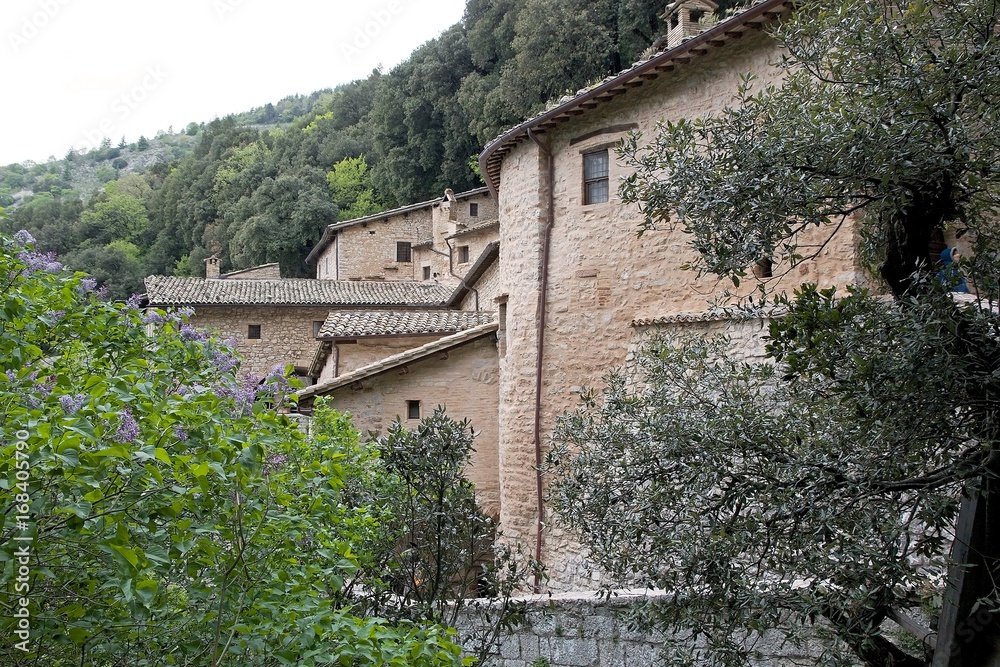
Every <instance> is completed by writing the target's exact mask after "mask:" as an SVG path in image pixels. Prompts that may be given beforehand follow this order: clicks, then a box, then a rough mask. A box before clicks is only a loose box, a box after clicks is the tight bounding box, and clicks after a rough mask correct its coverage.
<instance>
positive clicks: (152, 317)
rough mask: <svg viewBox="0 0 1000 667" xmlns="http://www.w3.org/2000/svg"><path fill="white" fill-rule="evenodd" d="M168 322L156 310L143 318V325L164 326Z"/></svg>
mask: <svg viewBox="0 0 1000 667" xmlns="http://www.w3.org/2000/svg"><path fill="white" fill-rule="evenodd" d="M165 321H166V320H165V319H164V318H163V315H160V314H159V313H158V312H156V311H155V310H151V311H149V312H148V313H146V315H145V316H144V317H143V318H142V323H143V324H163V323H164V322H165Z"/></svg>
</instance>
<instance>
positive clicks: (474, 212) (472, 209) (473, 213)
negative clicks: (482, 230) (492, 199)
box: [469, 202, 479, 218]
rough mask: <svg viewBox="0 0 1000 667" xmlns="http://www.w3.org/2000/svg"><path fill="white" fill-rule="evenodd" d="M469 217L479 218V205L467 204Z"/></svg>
mask: <svg viewBox="0 0 1000 667" xmlns="http://www.w3.org/2000/svg"><path fill="white" fill-rule="evenodd" d="M469 217H470V218H478V217H479V204H477V203H475V202H473V203H470V204H469Z"/></svg>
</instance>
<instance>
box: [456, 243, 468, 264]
mask: <svg viewBox="0 0 1000 667" xmlns="http://www.w3.org/2000/svg"><path fill="white" fill-rule="evenodd" d="M457 250H458V263H459V264H468V263H469V246H467V245H460V246H458V248H457Z"/></svg>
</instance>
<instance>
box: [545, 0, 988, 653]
mask: <svg viewBox="0 0 1000 667" xmlns="http://www.w3.org/2000/svg"><path fill="white" fill-rule="evenodd" d="M998 12H1000V6H997V5H996V4H995V3H992V2H989V1H985V0H960V1H958V2H953V1H952V0H929V1H928V0H913V1H912V2H911V1H909V0H878V1H876V2H862V1H859V0H806V1H805V2H802V3H797V4H796V10H795V13H794V14H793V15H792V16H791V17H790V18H789V19H787V20H785V21H784V22H783V23H782V24H781V25H780V26H779V27H778V28H777V30H776V32H775V37H776V39H777V40H778V42H779V44H780V45H781V46H783V47H784V48H785V49H786V50H787V57H786V58H785V59H784V61H783V62H782V63H781V64H780V67H781V68H782V72H783V75H784V78H783V81H782V82H781V83H779V84H775V85H768V86H764V87H761V86H759V85H758V84H757V82H754V81H750V80H748V81H745V82H744V85H743V86H742V87H741V88H740V90H739V91H737V92H736V97H735V103H734V104H733V105H732V106H731V107H730V108H727V109H725V110H723V111H722V112H720V113H718V114H717V115H715V116H714V117H710V118H701V119H693V120H684V121H679V122H674V123H663V124H661V125H660V127H659V129H658V131H657V132H656V133H655V136H653V137H645V138H643V137H638V136H635V137H632V138H631V139H630V140H629V141H628V142H626V144H625V146H624V147H623V150H622V157H623V158H624V159H625V161H626V162H628V163H629V164H630V165H631V166H632V167H633V168H634V169H635V172H634V174H633V175H632V176H630V177H628V178H627V179H626V181H625V182H624V183H623V185H622V190H621V191H622V195H623V199H624V200H625V201H628V202H632V203H637V204H638V205H639V206H640V207H641V209H642V210H643V211H644V213H645V223H644V225H643V226H642V228H641V230H640V233H641V232H642V231H646V230H650V229H657V228H664V227H666V228H670V229H679V230H683V231H684V232H686V233H688V234H689V238H690V242H691V244H692V246H693V247H694V249H695V250H696V254H697V256H696V259H695V260H694V261H693V266H694V268H695V269H696V270H699V271H702V272H708V273H715V274H718V275H721V276H728V277H732V278H734V279H735V280H736V281H739V279H740V278H741V277H743V276H744V275H745V274H746V273H748V271H749V269H750V268H751V267H752V266H753V265H754V264H755V263H756V262H758V261H760V260H761V259H764V258H767V259H770V260H773V261H774V262H775V265H776V267H784V268H786V269H787V268H788V267H792V266H794V265H795V264H796V263H797V262H799V261H802V259H804V258H806V257H809V256H811V255H812V254H814V253H816V252H818V249H817V248H816V247H808V248H807V247H803V246H800V245H799V243H800V238H801V236H800V234H799V233H800V232H801V231H802V230H805V229H807V228H812V227H815V228H818V229H819V230H820V231H822V232H823V233H825V234H827V235H832V234H837V233H855V232H856V233H857V235H858V236H857V238H858V239H859V241H858V246H857V252H858V254H859V255H860V256H861V257H862V258H863V259H864V261H865V262H866V264H867V265H868V266H869V267H870V268H871V270H872V274H873V276H872V277H873V283H874V284H875V285H876V286H877V289H876V291H882V290H884V291H886V292H888V293H889V298H887V297H883V296H880V295H879V294H877V293H876V294H873V293H871V292H868V291H866V290H863V289H854V290H851V291H849V292H848V293H846V294H845V293H836V292H835V291H833V290H820V289H818V288H817V287H816V286H814V285H804V286H801V287H800V288H799V290H798V291H797V292H796V293H795V294H794V295H790V294H789V295H774V294H770V295H768V297H767V299H766V305H768V306H770V307H771V308H769V309H768V310H764V311H760V310H754V311H752V312H751V313H750V315H752V316H754V317H764V318H770V323H769V324H768V325H767V327H768V328H767V331H766V336H767V340H768V345H767V356H766V358H764V359H759V360H750V361H740V360H739V356H738V355H733V354H732V352H734V350H733V349H732V348H731V345H732V343H731V342H730V341H727V340H726V339H721V340H720V339H707V340H706V339H700V338H689V337H683V336H673V337H670V336H656V337H654V338H653V339H652V340H651V341H650V343H649V345H648V346H646V347H645V348H644V352H643V353H642V354H641V355H640V356H639V360H638V361H637V362H636V365H635V366H634V367H629V368H626V369H622V370H621V371H619V372H617V373H615V374H613V375H611V376H610V378H609V382H608V385H607V389H606V390H605V391H604V392H603V394H597V393H592V394H589V395H587V396H586V400H585V402H584V405H583V407H582V408H581V409H580V411H579V412H577V413H575V414H573V415H567V416H566V417H565V418H564V419H563V420H562V421H561V423H560V425H559V427H558V429H557V433H556V442H557V446H556V448H555V449H554V450H553V454H552V457H551V460H550V463H551V466H552V467H551V472H552V473H553V474H554V484H553V497H554V500H555V504H556V506H557V509H558V512H559V513H560V515H561V516H562V518H563V520H565V521H567V522H568V523H569V524H570V525H572V526H575V527H576V528H578V529H580V530H581V531H582V534H583V537H584V541H585V543H586V544H587V545H588V546H589V547H590V549H591V550H592V551H593V553H594V555H595V558H596V560H597V562H599V563H600V564H601V566H602V567H604V568H606V569H607V571H608V572H609V573H610V574H612V575H613V579H614V584H634V583H636V582H639V583H642V584H646V585H651V586H655V587H661V588H665V589H666V590H667V591H669V592H670V596H669V599H668V600H667V601H666V602H665V603H664V604H663V605H657V606H655V608H651V609H650V610H649V611H650V614H651V619H652V620H653V622H656V623H659V624H660V625H661V626H663V627H665V628H668V629H670V630H671V631H673V632H674V633H675V634H673V635H672V637H673V640H672V641H673V648H674V649H675V651H676V652H677V655H678V656H682V657H681V658H679V659H686V660H690V659H692V658H693V657H698V658H699V659H701V660H704V661H707V662H711V663H714V664H726V665H736V664H748V663H749V662H750V661H751V660H752V659H753V658H754V657H755V655H758V653H759V652H763V653H767V652H769V651H772V650H775V642H779V643H780V642H781V641H785V642H787V644H786V645H785V646H784V648H785V649H790V650H792V651H793V652H795V651H799V652H800V654H809V653H812V655H813V657H811V658H809V659H810V660H816V659H818V660H819V662H820V663H821V664H845V665H846V664H857V663H858V662H859V661H860V662H861V663H863V664H866V665H873V666H875V665H914V666H916V665H926V664H930V661H931V659H932V655H933V654H934V653H935V651H936V656H937V659H938V660H939V662H935V664H948V665H958V664H965V665H975V664H984V663H985V660H986V657H987V656H989V655H990V654H991V652H992V651H994V650H995V649H994V648H993V646H992V641H993V639H992V638H995V637H996V636H997V635H998V634H1000V633H998V628H997V622H996V616H995V611H996V610H997V609H998V607H1000V593H998V588H997V587H996V585H995V581H996V578H997V576H998V575H1000V565H998V556H1000V553H998V552H997V539H996V533H995V527H994V528H991V527H990V526H991V524H990V523H989V521H991V520H992V519H989V518H982V517H984V516H985V517H993V516H995V511H996V502H997V500H998V496H1000V493H998V491H997V480H998V477H1000V463H998V460H1000V459H998V456H997V454H996V451H997V445H998V442H1000V429H998V426H1000V425H998V424H997V421H996V415H997V414H998V408H1000V379H998V376H997V373H996V369H997V368H998V367H1000V317H998V315H997V307H996V300H997V279H996V277H997V268H998V263H997V257H998V250H1000V243H998V242H1000V238H998V227H997V213H998V203H1000V163H998V156H1000V150H998V149H1000V145H998V141H1000V140H998V138H997V134H996V132H995V131H994V128H995V127H996V121H997V116H996V114H997V109H998V108H1000V77H998V76H997V72H1000V44H998V42H1000V40H998V39H997V35H998V17H1000V14H998ZM946 235H947V236H948V237H949V238H953V237H955V236H957V237H961V238H963V241H962V243H968V246H969V247H970V248H971V249H972V256H971V257H969V258H966V259H964V260H962V261H961V262H959V263H958V265H957V268H955V267H951V268H950V270H949V272H944V271H942V270H941V268H940V267H939V266H938V265H936V264H935V262H934V260H935V259H936V258H935V257H934V256H933V254H932V248H933V247H934V242H935V240H938V241H941V240H943V239H944V238H945V236H946ZM820 250H821V248H820ZM960 277H961V278H962V279H964V280H965V281H966V283H967V284H968V285H969V286H970V288H969V289H970V290H971V291H972V292H973V295H970V296H969V297H967V298H966V299H965V300H964V301H963V300H961V299H958V298H956V297H955V296H954V295H953V293H952V292H951V290H952V289H953V288H955V287H957V286H958V281H959V278H960ZM960 505H961V507H962V509H961V516H962V517H963V518H962V522H961V524H960V525H958V526H956V521H957V520H958V519H959V516H960ZM970 508H971V509H970ZM975 512H980V514H979V515H976V514H975ZM975 517H979V518H975ZM977 521H979V522H980V523H979V524H976V522H977ZM994 523H995V522H994ZM963 526H964V527H963ZM968 526H972V528H968ZM976 526H978V527H976ZM956 534H958V535H960V536H961V540H965V539H967V538H968V539H973V540H974V546H973V549H972V552H974V553H972V554H971V555H970V556H969V560H966V559H965V556H962V555H960V554H961V549H959V548H957V547H960V546H961V544H958V545H956V550H955V551H952V552H951V553H949V551H950V550H951V549H952V542H953V540H954V539H955V537H956ZM970 536H971V537H970ZM961 540H960V541H961ZM952 555H954V556H955V558H958V559H959V560H958V562H957V563H956V562H952V560H951V557H952ZM962 568H964V571H965V572H966V573H972V574H971V575H968V576H972V577H973V579H969V578H968V576H967V582H968V581H973V580H974V581H976V582H978V583H966V584H965V585H960V583H957V582H960V577H958V578H956V574H957V573H960V572H962V571H963V569H962ZM946 581H947V582H949V583H948V584H947V585H946ZM977 614H978V615H977ZM887 619H892V620H894V621H895V622H896V623H897V624H900V625H902V626H904V627H907V628H908V631H909V632H911V633H915V634H916V635H917V636H916V637H914V636H911V635H907V636H906V637H904V638H903V639H900V631H899V628H896V631H895V632H890V631H887V625H886V624H887V623H888V620H887ZM948 619H950V620H948ZM946 620H947V623H946ZM921 626H923V628H924V629H923V630H920V629H919V628H920V627H921ZM928 626H931V627H940V629H941V631H942V635H941V638H940V639H939V641H938V643H937V645H936V648H935V649H932V648H931V646H933V645H934V640H933V635H934V633H933V632H931V631H930V630H929V629H928ZM946 626H947V627H948V632H947V633H945V628H946ZM807 637H808V638H809V639H807ZM926 637H931V639H928V640H926V641H925V643H923V644H921V640H924V639H926ZM817 640H818V641H819V642H820V643H819V644H816V643H815V642H816V641H817ZM810 642H813V643H810Z"/></svg>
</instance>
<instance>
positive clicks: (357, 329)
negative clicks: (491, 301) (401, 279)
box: [316, 310, 493, 338]
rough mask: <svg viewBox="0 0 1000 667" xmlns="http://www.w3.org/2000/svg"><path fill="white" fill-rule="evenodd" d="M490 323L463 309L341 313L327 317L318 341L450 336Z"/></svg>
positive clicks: (489, 315)
mask: <svg viewBox="0 0 1000 667" xmlns="http://www.w3.org/2000/svg"><path fill="white" fill-rule="evenodd" d="M492 321H493V314H492V313H483V312H472V311H466V310H344V311H338V312H334V313H330V315H329V316H328V317H327V318H326V322H324V323H323V326H322V327H321V328H320V330H319V334H318V335H317V336H316V337H317V338H360V337H363V336H405V335H414V336H418V335H421V334H450V333H456V332H458V331H465V330H466V329H472V328H474V327H477V326H479V325H481V324H487V323H488V322H492Z"/></svg>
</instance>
